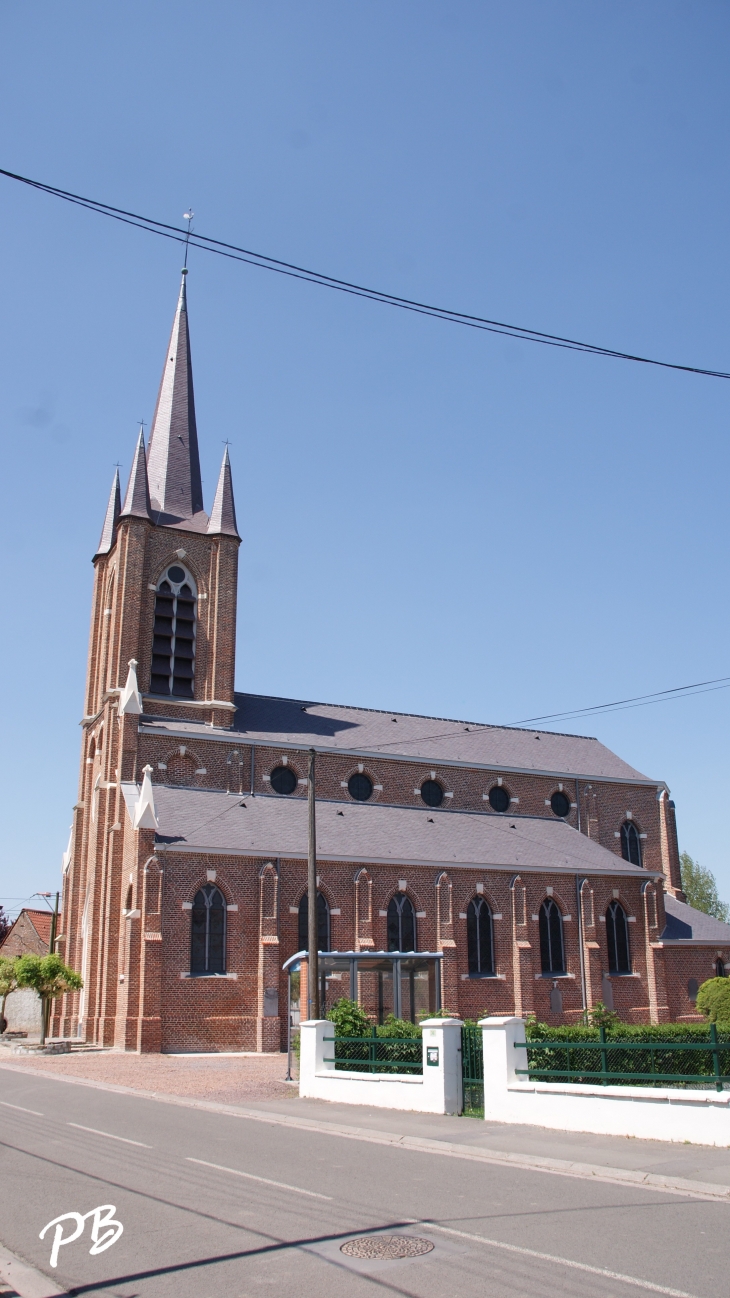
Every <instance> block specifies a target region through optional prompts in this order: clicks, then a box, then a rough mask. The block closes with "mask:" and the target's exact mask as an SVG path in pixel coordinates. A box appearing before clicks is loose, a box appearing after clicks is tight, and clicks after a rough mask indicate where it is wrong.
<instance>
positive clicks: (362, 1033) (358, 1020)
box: [327, 996, 372, 1037]
mask: <svg viewBox="0 0 730 1298" xmlns="http://www.w3.org/2000/svg"><path fill="white" fill-rule="evenodd" d="M327 1018H328V1019H330V1020H331V1022H332V1023H334V1025H335V1036H338V1037H369V1036H370V1030H371V1026H372V1025H371V1023H370V1018H369V1016H368V1015H367V1014H366V1013H365V1011H364V1009H363V1008H362V1006H361V1005H358V1003H357V1001H351V1000H350V999H349V997H347V996H341V997H340V999H339V1000H337V1001H335V1003H334V1005H333V1006H332V1009H331V1010H330V1011H329V1013H328V1015H327Z"/></svg>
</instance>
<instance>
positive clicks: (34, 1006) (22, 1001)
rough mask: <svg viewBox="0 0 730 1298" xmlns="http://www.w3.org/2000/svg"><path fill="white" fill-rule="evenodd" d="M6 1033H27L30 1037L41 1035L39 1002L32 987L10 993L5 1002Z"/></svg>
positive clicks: (38, 997)
mask: <svg viewBox="0 0 730 1298" xmlns="http://www.w3.org/2000/svg"><path fill="white" fill-rule="evenodd" d="M5 1018H6V1019H7V1021H8V1026H7V1031H8V1032H27V1033H28V1036H30V1037H39V1036H40V1033H41V1000H40V996H39V995H38V993H37V992H34V991H33V989H32V987H22V988H19V989H18V991H15V992H11V993H10V995H9V996H8V998H7V1000H6V1002H5Z"/></svg>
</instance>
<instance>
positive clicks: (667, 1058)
mask: <svg viewBox="0 0 730 1298" xmlns="http://www.w3.org/2000/svg"><path fill="white" fill-rule="evenodd" d="M525 1029H526V1033H525V1035H526V1037H527V1040H528V1042H531V1041H532V1042H535V1043H536V1044H537V1043H538V1042H540V1041H565V1042H566V1044H567V1043H568V1042H569V1043H570V1044H571V1045H572V1044H573V1043H575V1044H576V1046H580V1042H581V1041H599V1040H600V1034H599V1030H598V1028H592V1027H583V1026H578V1025H576V1026H571V1027H551V1026H550V1025H549V1024H547V1023H536V1022H534V1021H528V1022H527V1023H526V1025H525ZM717 1038H718V1041H719V1042H720V1043H721V1044H722V1045H727V1046H728V1049H727V1050H726V1051H725V1050H723V1051H722V1053H721V1054H720V1070H721V1072H722V1073H723V1074H724V1075H725V1076H727V1075H730V1026H723V1027H721V1028H718V1029H717ZM605 1039H606V1045H607V1057H606V1065H607V1068H608V1070H609V1071H610V1072H617V1073H627V1074H629V1075H631V1074H633V1073H651V1072H655V1073H673V1074H681V1073H686V1074H688V1075H690V1076H692V1077H697V1082H696V1083H694V1082H687V1081H684V1082H679V1081H678V1082H676V1083H672V1082H665V1081H657V1082H653V1081H650V1080H642V1079H637V1080H636V1083H635V1084H636V1085H637V1086H667V1085H676V1086H680V1087H684V1086H693V1085H703V1084H704V1085H706V1084H707V1083H709V1082H710V1080H711V1078H712V1077H713V1076H714V1060H713V1056H712V1052H711V1051H709V1050H708V1051H706V1052H705V1051H704V1050H687V1051H683V1050H666V1051H662V1049H661V1046H662V1044H664V1043H671V1044H681V1043H682V1042H685V1041H686V1042H687V1043H688V1044H689V1043H692V1044H698V1045H699V1044H704V1043H705V1042H707V1043H708V1044H709V1042H710V1030H709V1027H708V1026H707V1024H704V1023H617V1024H614V1025H612V1026H611V1027H609V1028H607V1029H606V1038H605ZM622 1041H625V1042H635V1043H636V1044H637V1045H638V1044H639V1043H646V1044H647V1045H654V1046H655V1049H654V1050H653V1052H651V1051H646V1052H644V1051H638V1050H637V1051H634V1050H631V1051H628V1050H622V1049H621V1047H620V1043H621V1042H622ZM525 1054H526V1056H527V1064H526V1065H525V1066H526V1067H529V1068H536V1069H537V1068H539V1069H544V1068H549V1069H556V1070H561V1071H565V1070H567V1069H568V1068H570V1069H571V1071H572V1072H573V1073H574V1076H573V1078H572V1079H570V1080H572V1081H574V1082H581V1081H583V1082H585V1083H586V1084H587V1085H595V1084H596V1082H597V1081H598V1078H595V1077H588V1076H581V1073H580V1069H581V1068H584V1069H585V1070H586V1072H598V1071H600V1068H601V1055H600V1053H599V1052H598V1051H596V1050H584V1051H581V1050H580V1049H575V1050H571V1051H570V1058H568V1051H567V1050H560V1049H559V1048H556V1049H554V1050H530V1049H529V1048H528V1049H527V1050H526V1051H525ZM705 1079H706V1081H705ZM540 1080H542V1081H549V1080H550V1078H541V1079H540ZM567 1080H569V1079H568V1078H565V1077H556V1078H555V1081H556V1082H565V1081H567ZM616 1081H618V1079H614V1083H615V1082H616Z"/></svg>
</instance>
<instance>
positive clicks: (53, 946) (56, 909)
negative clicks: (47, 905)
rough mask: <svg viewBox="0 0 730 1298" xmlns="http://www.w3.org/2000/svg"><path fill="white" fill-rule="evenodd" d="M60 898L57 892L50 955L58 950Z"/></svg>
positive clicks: (52, 918) (49, 948)
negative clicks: (57, 934) (57, 931)
mask: <svg viewBox="0 0 730 1298" xmlns="http://www.w3.org/2000/svg"><path fill="white" fill-rule="evenodd" d="M58 898H59V894H58V893H56V905H55V907H54V911H53V914H52V915H51V941H50V943H49V946H48V953H49V955H53V954H54V953H55V950H56V929H57V928H58Z"/></svg>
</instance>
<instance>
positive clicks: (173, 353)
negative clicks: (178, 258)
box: [147, 270, 203, 522]
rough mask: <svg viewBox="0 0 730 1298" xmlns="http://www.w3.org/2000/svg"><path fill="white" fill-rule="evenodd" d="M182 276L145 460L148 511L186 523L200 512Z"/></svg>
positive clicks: (194, 425)
mask: <svg viewBox="0 0 730 1298" xmlns="http://www.w3.org/2000/svg"><path fill="white" fill-rule="evenodd" d="M186 275H187V271H186V270H184V271H183V278H182V284H181V285H180V297H179V298H178V303H177V310H176V312H175V319H174V321H173V326H172V333H171V335H170V344H169V347H168V349H167V355H166V357H165V368H164V370H163V371H162V380H161V382H160V391H159V393H158V396H157V405H156V406H155V416H154V419H153V420H152V432H151V433H150V444H149V452H148V456H147V471H148V475H149V484H150V500H151V504H152V509H153V510H154V511H155V513H157V512H159V513H160V514H166V515H168V516H170V518H172V519H175V520H178V519H185V518H192V517H193V515H194V514H198V513H200V511H201V510H202V508H203V486H202V482H201V478H200V459H199V457H198V430H197V427H196V424H195V401H194V398H193V367H192V362H191V359H190V334H189V332H188V308H187V298H186V293H185V276H186ZM160 521H161V522H162V521H164V520H162V519H161V520H160Z"/></svg>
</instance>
